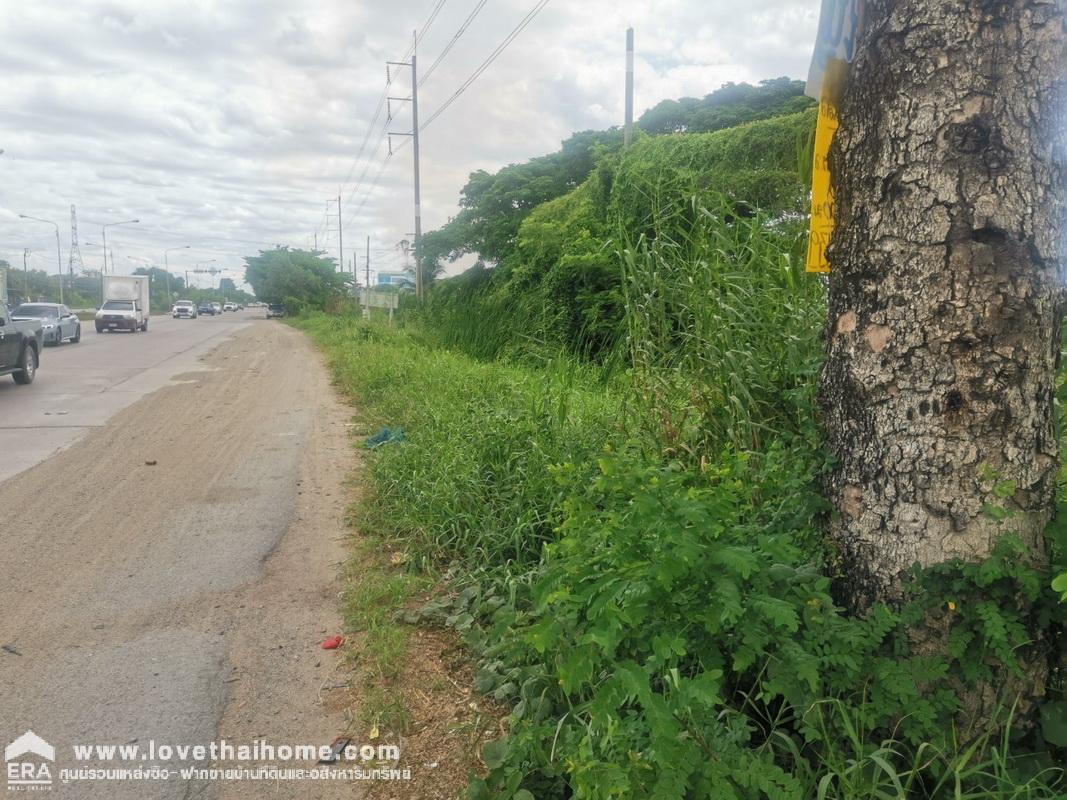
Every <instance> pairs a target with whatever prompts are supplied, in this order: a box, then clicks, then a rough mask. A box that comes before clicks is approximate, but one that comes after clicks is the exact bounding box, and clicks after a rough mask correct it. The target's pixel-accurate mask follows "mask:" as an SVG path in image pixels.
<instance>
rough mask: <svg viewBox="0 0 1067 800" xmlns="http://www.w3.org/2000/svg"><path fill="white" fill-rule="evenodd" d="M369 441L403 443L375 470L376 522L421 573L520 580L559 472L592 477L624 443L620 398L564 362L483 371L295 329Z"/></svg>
mask: <svg viewBox="0 0 1067 800" xmlns="http://www.w3.org/2000/svg"><path fill="white" fill-rule="evenodd" d="M300 324H301V326H302V327H304V328H305V329H306V330H307V331H308V332H309V333H310V334H311V335H312V336H313V337H314V338H315V339H316V340H317V341H318V342H319V343H320V344H321V345H322V346H323V348H324V349H325V351H326V353H327V356H328V358H329V360H330V362H331V365H332V367H333V370H334V372H335V374H336V375H337V379H338V381H339V382H340V384H341V386H342V387H343V388H344V389H345V390H346V391H347V392H348V393H349V394H350V395H351V396H353V397H354V399H355V401H356V403H357V404H358V405H359V406H360V407H361V408H362V409H363V410H364V412H365V414H366V417H367V420H368V427H367V429H366V430H367V431H371V430H372V429H374V428H376V427H377V426H380V425H389V426H393V427H395V426H400V427H403V428H404V429H405V430H406V432H407V442H406V443H405V444H404V445H402V446H388V447H384V448H382V449H381V451H380V452H379V454H378V455H377V456H376V457H375V458H374V460H373V462H372V467H371V469H372V471H373V479H374V481H373V482H374V487H375V493H376V498H375V503H374V504H373V506H372V507H373V508H375V509H376V510H377V512H376V513H377V514H378V515H379V518H378V519H377V520H376V522H377V523H378V524H379V525H380V526H381V527H382V528H383V529H384V530H387V531H388V532H389V533H390V534H391V535H392V536H393V537H394V538H395V539H396V540H397V541H398V542H400V543H401V544H402V545H403V546H404V547H406V548H408V550H409V556H410V557H411V559H412V560H413V562H414V563H416V564H417V565H419V566H421V567H424V568H441V567H443V566H445V565H449V564H454V563H464V564H466V565H468V567H469V566H471V565H476V566H478V567H487V566H491V565H502V564H515V565H517V566H516V568H517V569H524V568H527V567H528V566H529V565H530V564H531V563H534V562H536V560H537V559H538V558H539V556H540V548H541V545H542V544H543V543H544V542H546V541H548V540H549V539H551V538H552V535H553V528H554V526H555V525H556V524H558V518H557V517H558V508H559V504H560V503H561V502H562V500H563V498H564V496H565V491H564V490H563V488H562V487H561V486H560V485H559V484H558V483H557V481H556V479H555V478H554V477H553V475H552V473H551V467H552V466H553V465H556V464H562V463H575V464H584V465H587V468H588V469H593V468H594V464H595V457H596V453H598V452H599V451H600V449H601V448H602V447H603V446H604V444H605V442H609V441H613V440H616V439H618V438H619V437H620V436H621V435H623V428H622V425H621V420H622V418H623V414H622V409H623V408H624V395H623V394H622V393H619V392H608V391H604V389H603V386H602V385H601V382H600V375H599V371H598V370H596V369H595V368H593V367H590V366H588V365H583V364H580V363H578V362H576V361H575V360H573V359H571V358H568V357H566V356H563V355H560V356H558V357H557V358H555V359H554V360H552V361H550V362H548V363H547V364H545V366H543V367H542V368H540V369H536V370H531V369H529V368H524V367H519V366H515V365H508V364H503V363H491V362H483V361H479V360H475V359H472V358H470V357H469V356H467V355H465V354H462V353H457V352H455V351H452V350H448V349H445V348H443V347H435V346H427V345H426V344H425V340H426V339H427V338H429V339H431V340H432V339H433V338H434V337H433V336H432V335H430V336H426V335H425V334H415V335H412V333H410V332H406V331H394V330H391V329H388V328H386V327H385V326H377V325H370V324H366V323H364V322H363V321H361V320H359V319H358V318H354V317H327V316H319V317H311V318H308V319H306V320H303V321H301V323H300Z"/></svg>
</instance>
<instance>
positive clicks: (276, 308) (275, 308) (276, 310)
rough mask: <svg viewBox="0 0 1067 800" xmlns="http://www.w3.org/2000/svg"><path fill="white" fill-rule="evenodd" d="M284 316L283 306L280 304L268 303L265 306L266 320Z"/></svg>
mask: <svg viewBox="0 0 1067 800" xmlns="http://www.w3.org/2000/svg"><path fill="white" fill-rule="evenodd" d="M284 316H285V306H283V305H282V304H281V303H268V304H267V319H270V318H271V317H279V318H281V317H284Z"/></svg>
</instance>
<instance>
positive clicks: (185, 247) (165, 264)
mask: <svg viewBox="0 0 1067 800" xmlns="http://www.w3.org/2000/svg"><path fill="white" fill-rule="evenodd" d="M191 246H192V245H188V244H183V245H180V246H179V247H169V248H167V249H166V250H164V251H163V269H164V270H165V271H166V273H167V299H168V300H170V301H173V300H174V298H173V297H171V294H170V263H169V262H168V261H167V253H171V252H173V251H175V250H188V249H189V248H190V247H191ZM185 288H186V289H187V290H188V288H189V276H188V274H186V276H185Z"/></svg>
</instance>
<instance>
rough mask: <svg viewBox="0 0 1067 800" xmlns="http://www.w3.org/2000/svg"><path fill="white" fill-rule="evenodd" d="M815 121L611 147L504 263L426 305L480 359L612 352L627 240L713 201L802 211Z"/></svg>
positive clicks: (678, 222)
mask: <svg viewBox="0 0 1067 800" xmlns="http://www.w3.org/2000/svg"><path fill="white" fill-rule="evenodd" d="M814 120H815V117H814V112H813V111H806V112H802V113H799V114H793V115H789V116H785V117H778V118H775V119H770V120H764V121H760V122H753V123H750V124H746V125H742V126H738V127H736V128H730V129H728V130H723V131H716V132H714V133H707V134H686V135H679V136H642V137H639V138H638V140H637V141H636V142H635V143H634V145H633V146H632V147H631V148H630V149H629V150H628V151H627V152H625V153H622V152H621V151H612V152H604V153H603V154H602V156H601V158H600V160H599V161H598V162H597V165H596V167H595V168H594V169H593V170H592V171H591V173H590V174H589V176H588V177H587V178H586V179H585V180H584V181H583V182H582V183H581V184H580V185H578V186H577V187H576V188H574V189H573V190H571V191H570V192H568V193H567V194H564V195H562V196H560V197H556V198H554V199H551V200H548V201H547V202H544V203H542V204H540V205H538V206H537V207H536V208H534V209H533V210H532V211H530V212H529V213H528V214H527V215H526V216H525V217H524V219H523V221H522V222H521V224H520V225H519V226H518V229H517V233H516V234H515V236H514V242H513V243H512V245H511V246H510V247H508V248H506V249H497V250H494V253H495V255H496V258H497V266H496V267H495V268H493V269H488V268H486V267H485V266H483V265H479V266H477V267H475V268H473V269H472V270H469V271H468V272H467V273H465V274H464V275H461V276H458V277H457V278H454V279H451V280H447V281H443V282H441V283H440V285H439V286H437V287H435V289H434V291H433V292H432V293H431V300H430V303H429V307H428V310H427V313H428V314H429V315H430V316H431V317H432V318H433V320H434V324H435V327H436V328H437V329H438V330H440V331H441V332H442V335H444V336H445V337H446V340H447V341H448V342H449V343H450V344H452V345H456V346H462V347H465V348H466V349H468V351H469V352H471V353H472V354H474V355H477V356H479V357H495V356H497V355H499V354H501V353H502V352H504V351H508V350H515V349H522V348H526V347H528V346H530V344H531V343H536V342H540V343H548V344H551V345H552V346H555V345H556V344H560V343H562V344H564V345H565V346H566V347H567V348H569V349H570V350H572V351H573V352H576V353H581V354H584V355H586V356H589V357H592V358H594V359H596V358H602V357H603V356H605V355H606V354H607V353H608V352H609V351H610V350H611V348H612V344H613V342H614V341H615V340H616V339H617V338H618V336H620V335H621V333H622V304H621V296H620V290H621V286H622V279H623V269H622V262H621V260H620V257H619V253H620V252H621V250H623V249H624V248H625V247H626V246H627V244H632V243H634V242H636V241H637V240H638V239H639V238H641V237H642V236H643V237H646V238H649V239H653V238H655V237H656V236H658V235H661V234H662V232H663V230H664V223H665V222H667V221H668V220H669V227H670V230H671V231H672V232H674V231H677V232H684V231H685V230H687V229H689V228H691V227H692V226H693V224H694V222H695V216H694V215H695V213H696V211H695V209H697V208H699V207H700V206H702V205H709V204H710V205H712V206H715V207H717V208H719V210H720V211H721V213H722V214H723V215H724V216H725V217H726V218H747V217H751V216H753V215H754V214H755V213H757V212H759V213H760V214H762V215H764V216H765V217H771V218H790V217H793V218H795V217H797V215H798V213H799V212H800V211H801V208H802V205H803V202H804V198H805V194H806V186H807V177H806V175H807V173H806V163H807V159H808V154H809V152H810V150H809V148H810V138H811V132H812V130H813V129H814ZM625 237H629V240H630V241H629V242H627V241H624V240H623V239H624V238H625ZM495 322H500V323H501V325H502V327H500V328H494V327H493V325H494V323H495Z"/></svg>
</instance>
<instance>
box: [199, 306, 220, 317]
mask: <svg viewBox="0 0 1067 800" xmlns="http://www.w3.org/2000/svg"><path fill="white" fill-rule="evenodd" d="M196 311H197V313H198V314H210V315H211V316H215V304H214V303H201V304H200V305H198V306H197V307H196Z"/></svg>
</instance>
